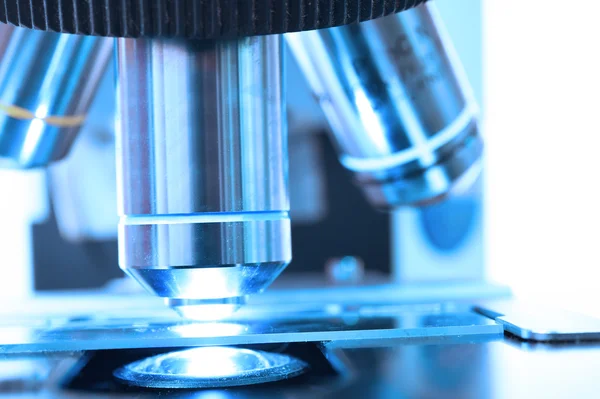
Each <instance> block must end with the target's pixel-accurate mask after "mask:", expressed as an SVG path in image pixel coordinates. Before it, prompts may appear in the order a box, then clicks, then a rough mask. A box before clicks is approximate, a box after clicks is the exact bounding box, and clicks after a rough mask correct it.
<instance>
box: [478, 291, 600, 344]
mask: <svg viewBox="0 0 600 399" xmlns="http://www.w3.org/2000/svg"><path fill="white" fill-rule="evenodd" d="M474 309H475V311H476V312H478V313H480V314H482V315H484V316H488V317H490V318H492V319H494V320H495V321H497V322H498V323H500V324H502V326H504V330H505V331H507V332H509V333H511V334H513V335H515V336H517V337H519V338H522V339H525V340H530V341H539V342H561V341H600V319H595V318H593V317H589V316H585V315H581V314H578V313H573V312H569V311H565V310H562V309H557V308H554V307H552V308H549V307H547V306H542V305H530V304H524V303H523V302H520V301H514V300H506V301H486V302H482V303H480V304H478V305H477V306H475V307H474Z"/></svg>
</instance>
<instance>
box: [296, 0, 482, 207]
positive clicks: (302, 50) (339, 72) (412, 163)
mask: <svg viewBox="0 0 600 399" xmlns="http://www.w3.org/2000/svg"><path fill="white" fill-rule="evenodd" d="M287 41H288V43H289V44H290V46H291V49H292V51H293V53H294V54H295V57H296V59H297V60H298V61H299V64H300V66H301V68H302V70H303V72H304V74H305V75H306V76H307V78H308V80H309V83H310V85H311V87H312V89H313V91H314V93H315V95H316V97H317V99H318V100H319V102H320V104H321V107H322V109H323V111H324V113H325V116H326V117H327V119H328V121H329V124H330V126H331V132H332V136H333V139H334V141H335V143H336V144H337V147H338V150H339V153H340V161H341V162H342V164H343V165H344V166H345V167H346V168H347V169H349V170H350V171H352V172H354V176H355V178H356V181H357V182H358V184H359V185H360V186H361V188H362V189H363V191H364V193H365V195H366V196H367V198H368V199H369V200H370V201H371V203H372V204H374V205H375V206H377V207H380V208H390V207H396V206H402V205H419V204H423V203H426V202H429V201H432V200H436V199H438V198H443V197H444V196H445V195H446V194H448V193H449V192H450V191H452V190H453V189H454V188H456V187H457V186H458V185H460V184H459V183H465V182H466V181H467V180H471V181H472V180H474V177H475V176H477V174H478V170H479V163H480V162H479V160H480V157H481V152H482V143H481V139H480V137H479V134H478V129H477V123H476V120H475V115H476V111H477V108H476V106H475V103H474V101H473V100H472V98H471V94H470V88H469V86H468V83H467V82H466V79H465V78H464V74H463V71H462V69H461V66H460V65H459V63H458V60H457V58H456V57H455V56H454V53H453V48H452V44H451V43H450V42H449V41H448V39H447V36H446V34H445V32H444V30H443V26H442V25H441V23H440V21H439V18H438V17H437V13H436V9H435V8H434V6H433V5H432V4H429V3H427V4H426V5H423V6H420V7H417V8H414V9H411V10H408V11H405V12H402V13H399V14H397V15H393V16H389V17H385V18H380V19H377V20H373V21H367V22H363V23H361V24H358V25H348V26H342V27H338V28H331V29H324V30H319V31H313V32H303V33H293V34H287Z"/></svg>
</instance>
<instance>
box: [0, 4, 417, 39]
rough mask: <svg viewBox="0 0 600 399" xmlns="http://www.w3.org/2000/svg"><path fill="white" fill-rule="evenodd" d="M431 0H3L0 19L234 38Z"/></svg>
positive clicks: (120, 32)
mask: <svg viewBox="0 0 600 399" xmlns="http://www.w3.org/2000/svg"><path fill="white" fill-rule="evenodd" d="M424 1H426V0H0V22H5V23H10V24H13V25H17V26H22V27H27V28H35V29H41V30H48V31H54V32H63V33H77V34H84V35H99V36H116V37H143V36H145V37H169V36H176V37H187V38H196V39H218V38H234V37H241V36H253V35H265V34H273V33H285V32H295V31H303V30H311V29H318V28H328V27H332V26H338V25H344V24H349V23H353V22H360V21H366V20H369V19H374V18H377V17H381V16H384V15H388V14H392V13H394V12H399V11H403V10H406V9H408V8H411V7H414V6H416V5H419V4H421V3H423V2H424Z"/></svg>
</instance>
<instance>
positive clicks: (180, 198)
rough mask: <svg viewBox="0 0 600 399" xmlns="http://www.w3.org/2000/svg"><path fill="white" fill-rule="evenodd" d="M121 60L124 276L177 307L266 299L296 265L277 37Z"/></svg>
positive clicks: (142, 44) (164, 49)
mask: <svg viewBox="0 0 600 399" xmlns="http://www.w3.org/2000/svg"><path fill="white" fill-rule="evenodd" d="M117 52H118V72H117V73H118V83H117V96H118V103H119V105H118V110H119V115H118V118H117V120H118V122H117V125H118V133H117V173H118V183H117V184H118V194H119V212H120V215H121V220H120V227H119V246H120V251H119V253H120V265H121V268H122V269H123V270H125V271H126V272H127V273H128V274H129V275H131V276H132V277H134V278H135V279H136V280H138V281H139V282H140V283H141V284H142V285H143V286H144V287H145V288H146V289H147V290H149V291H150V292H153V293H154V294H156V295H158V296H161V297H164V298H167V302H168V303H169V304H170V305H171V306H174V307H181V306H184V305H195V304H214V303H227V304H230V303H238V301H236V300H233V301H232V299H231V298H239V297H242V296H244V295H247V294H252V293H257V292H260V291H262V290H263V289H264V288H266V287H267V286H268V285H269V284H270V283H271V282H272V281H273V280H274V279H275V277H277V275H278V274H279V273H280V272H281V271H282V270H283V269H284V268H285V266H287V264H288V263H289V262H290V260H291V237H290V220H289V199H288V190H287V132H286V119H285V110H284V94H283V93H284V92H283V82H282V42H281V39H280V37H279V36H274V35H272V36H261V37H251V38H243V39H238V40H235V41H191V40H180V39H118V51H117Z"/></svg>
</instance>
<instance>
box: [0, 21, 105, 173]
mask: <svg viewBox="0 0 600 399" xmlns="http://www.w3.org/2000/svg"><path fill="white" fill-rule="evenodd" d="M113 47H114V40H112V39H106V38H98V37H86V36H79V35H66V34H58V33H51V32H40V31H35V30H29V29H25V28H17V27H14V26H10V25H4V24H0V167H10V168H35V167H41V166H46V165H48V164H49V163H51V162H53V161H57V160H60V159H62V158H63V157H65V156H66V155H67V153H68V151H69V149H70V148H71V145H72V144H73V141H74V140H75V138H76V136H77V132H78V131H79V128H80V127H81V125H82V124H83V123H84V121H85V115H86V113H87V110H88V108H89V106H90V104H91V102H92V100H93V98H94V95H95V93H96V89H97V87H98V85H99V83H100V81H101V80H102V77H103V75H104V73H105V71H106V67H107V66H108V63H109V60H110V59H111V56H112V54H113Z"/></svg>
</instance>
